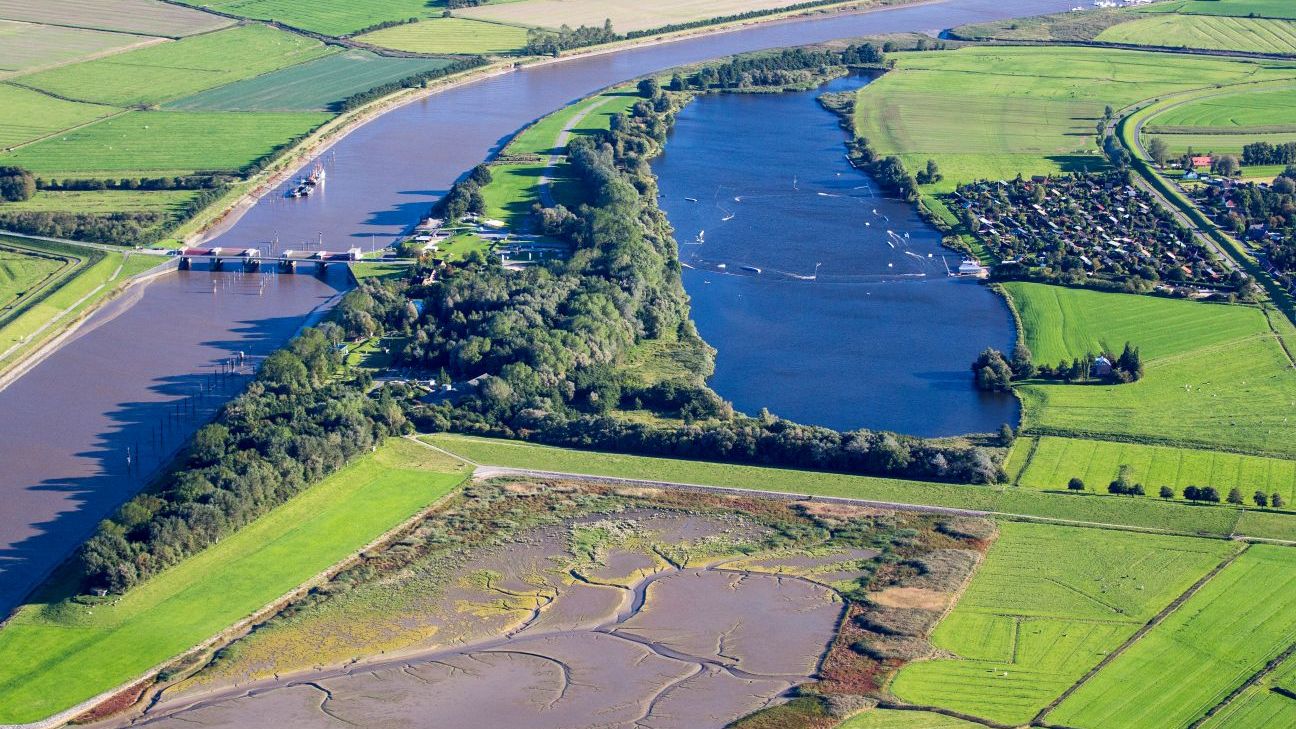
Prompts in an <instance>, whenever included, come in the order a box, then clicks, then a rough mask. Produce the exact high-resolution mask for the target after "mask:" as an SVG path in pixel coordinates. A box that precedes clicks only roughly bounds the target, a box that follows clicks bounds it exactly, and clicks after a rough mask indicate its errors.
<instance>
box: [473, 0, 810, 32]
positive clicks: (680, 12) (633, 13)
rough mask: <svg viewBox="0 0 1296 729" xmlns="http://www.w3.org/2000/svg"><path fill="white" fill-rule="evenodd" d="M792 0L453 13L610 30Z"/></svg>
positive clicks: (582, 0)
mask: <svg viewBox="0 0 1296 729" xmlns="http://www.w3.org/2000/svg"><path fill="white" fill-rule="evenodd" d="M795 4H796V0H658V1H657V2H653V3H645V2H642V0H517V1H516V2H501V3H492V4H489V5H479V6H477V7H471V8H464V9H462V10H456V11H455V15H457V16H459V17H461V18H480V19H483V20H496V21H500V22H504V23H516V24H518V25H532V26H541V27H545V28H557V27H558V26H560V25H568V26H571V27H572V28H575V27H578V26H581V25H591V26H597V25H602V24H603V21H604V20H611V21H612V29H613V30H615V31H616V32H618V33H627V32H629V31H633V30H648V29H651V28H660V27H662V26H665V25H674V24H677V23H692V22H695V21H698V20H706V19H708V18H721V17H725V16H729V15H738V14H741V13H750V12H753V11H760V10H777V9H779V8H785V7H788V6H790V5H795Z"/></svg>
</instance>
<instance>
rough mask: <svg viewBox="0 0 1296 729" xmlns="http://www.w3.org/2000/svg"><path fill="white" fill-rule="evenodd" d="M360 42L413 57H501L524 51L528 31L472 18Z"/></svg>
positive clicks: (396, 30)
mask: <svg viewBox="0 0 1296 729" xmlns="http://www.w3.org/2000/svg"><path fill="white" fill-rule="evenodd" d="M356 40H360V41H364V42H365V43H372V44H374V45H376V46H383V47H384V48H394V49H396V50H398V51H410V52H413V53H462V54H482V55H497V54H504V53H516V52H517V51H520V50H522V48H523V47H524V46H525V45H526V42H527V29H526V28H524V27H522V26H519V25H506V24H504V23H492V22H488V21H483V20H471V19H468V18H429V19H427V20H420V21H419V22H417V23H408V24H406V25H398V26H395V27H393V28H384V29H382V30H377V31H374V32H372V33H365V34H364V35H361V36H357V37H356Z"/></svg>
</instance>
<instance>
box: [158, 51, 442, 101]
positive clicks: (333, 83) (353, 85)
mask: <svg viewBox="0 0 1296 729" xmlns="http://www.w3.org/2000/svg"><path fill="white" fill-rule="evenodd" d="M449 64H450V61H447V60H444V59H440V58H390V57H386V56H379V55H377V54H374V53H370V52H369V51H362V50H349V51H346V52H345V53H336V54H333V55H331V56H325V57H324V58H317V59H315V60H313V61H307V62H306V63H301V64H298V65H295V66H290V67H288V68H283V69H280V70H278V71H271V72H270V73H267V74H263V75H261V76H257V77H256V78H249V79H244V80H242V81H235V82H234V83H231V84H226V85H225V86H219V87H217V88H214V89H208V90H207V91H201V92H199V93H197V94H194V95H193V96H186V97H184V98H182V99H176V100H175V101H172V102H170V103H169V104H165V105H164V106H163V108H164V109H170V110H176V111H329V110H330V109H331V107H332V106H333V104H334V103H336V102H338V101H341V100H343V99H345V98H347V97H348V96H352V95H354V94H358V93H360V92H362V91H368V90H369V89H371V88H374V87H375V86H381V85H383V84H386V83H390V82H392V81H399V80H401V79H403V78H408V77H410V76H414V75H416V74H420V73H424V72H426V71H435V70H437V69H439V68H445V67H446V66H448V65H449Z"/></svg>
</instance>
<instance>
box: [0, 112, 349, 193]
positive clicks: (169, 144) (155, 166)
mask: <svg viewBox="0 0 1296 729" xmlns="http://www.w3.org/2000/svg"><path fill="white" fill-rule="evenodd" d="M330 118H332V117H331V115H330V114H327V113H322V112H293V113H256V114H254V113H246V112H179V111H133V112H130V113H128V114H123V115H121V116H117V117H114V118H112V119H106V120H104V121H101V122H99V123H97V124H91V125H89V126H85V127H81V128H79V129H75V130H73V131H70V132H67V133H66V134H63V135H60V136H58V137H57V138H53V139H47V140H45V141H42V142H39V143H37V144H33V145H30V146H27V147H23V148H21V149H19V150H17V151H15V152H13V153H11V154H7V155H0V164H14V165H19V166H21V167H26V168H27V169H29V170H31V171H32V172H34V173H36V174H38V175H45V176H50V175H56V176H64V175H75V176H78V177H82V176H96V175H99V176H103V175H107V176H122V177H127V176H154V175H163V174H171V175H179V174H187V173H192V172H196V171H202V170H242V169H243V168H245V167H247V166H248V165H250V164H252V163H253V162H255V161H256V160H258V159H260V158H262V157H264V156H266V155H268V154H270V153H271V152H272V151H274V149H275V148H276V147H279V146H281V145H284V144H288V143H289V142H291V141H293V140H294V139H296V138H297V137H300V136H302V135H305V134H308V133H309V132H310V131H311V130H313V129H315V128H316V127H318V126H320V125H321V124H323V123H324V122H326V121H328V120H329V119H330Z"/></svg>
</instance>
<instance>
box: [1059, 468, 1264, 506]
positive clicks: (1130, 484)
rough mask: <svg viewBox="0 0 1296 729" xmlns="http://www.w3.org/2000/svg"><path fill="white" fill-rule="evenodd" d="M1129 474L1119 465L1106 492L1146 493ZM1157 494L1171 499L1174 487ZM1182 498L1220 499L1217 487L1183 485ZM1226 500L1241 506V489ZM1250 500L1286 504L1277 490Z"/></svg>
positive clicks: (1076, 487)
mask: <svg viewBox="0 0 1296 729" xmlns="http://www.w3.org/2000/svg"><path fill="white" fill-rule="evenodd" d="M1131 474H1132V471H1131V469H1130V467H1129V466H1121V467H1120V473H1119V475H1117V477H1116V478H1115V479H1113V480H1112V482H1111V483H1110V484H1108V485H1107V493H1109V494H1115V495H1118V496H1145V495H1147V490H1146V489H1145V488H1144V487H1143V484H1141V483H1137V482H1135V481H1134V480H1133V479H1132V477H1131ZM1067 488H1068V489H1069V490H1071V491H1084V490H1085V482H1084V480H1083V479H1081V478H1079V477H1073V478H1072V479H1071V480H1070V481H1068V482H1067ZM1158 494H1159V495H1160V497H1161V498H1163V499H1173V498H1174V495H1175V492H1174V489H1173V488H1171V487H1169V486H1162V487H1161V488H1160V490H1159V492H1158ZM1183 498H1184V499H1185V500H1187V501H1192V502H1198V503H1207V504H1218V503H1220V501H1221V498H1220V492H1219V489H1217V488H1215V487H1214V486H1185V487H1184V488H1183ZM1226 500H1227V501H1228V503H1230V504H1233V505H1235V506H1241V505H1242V504H1244V503H1246V500H1245V499H1244V498H1243V496H1242V489H1239V488H1236V487H1234V488H1232V489H1229V492H1228V496H1227V497H1226ZM1251 502H1252V503H1254V504H1255V505H1256V506H1259V507H1262V508H1266V507H1273V508H1275V509H1281V508H1283V507H1284V506H1286V505H1287V500H1286V499H1285V498H1283V495H1282V494H1280V493H1278V492H1277V491H1275V492H1273V493H1272V494H1266V493H1265V492H1264V491H1261V490H1259V489H1257V490H1256V492H1255V493H1254V494H1252V496H1251Z"/></svg>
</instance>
